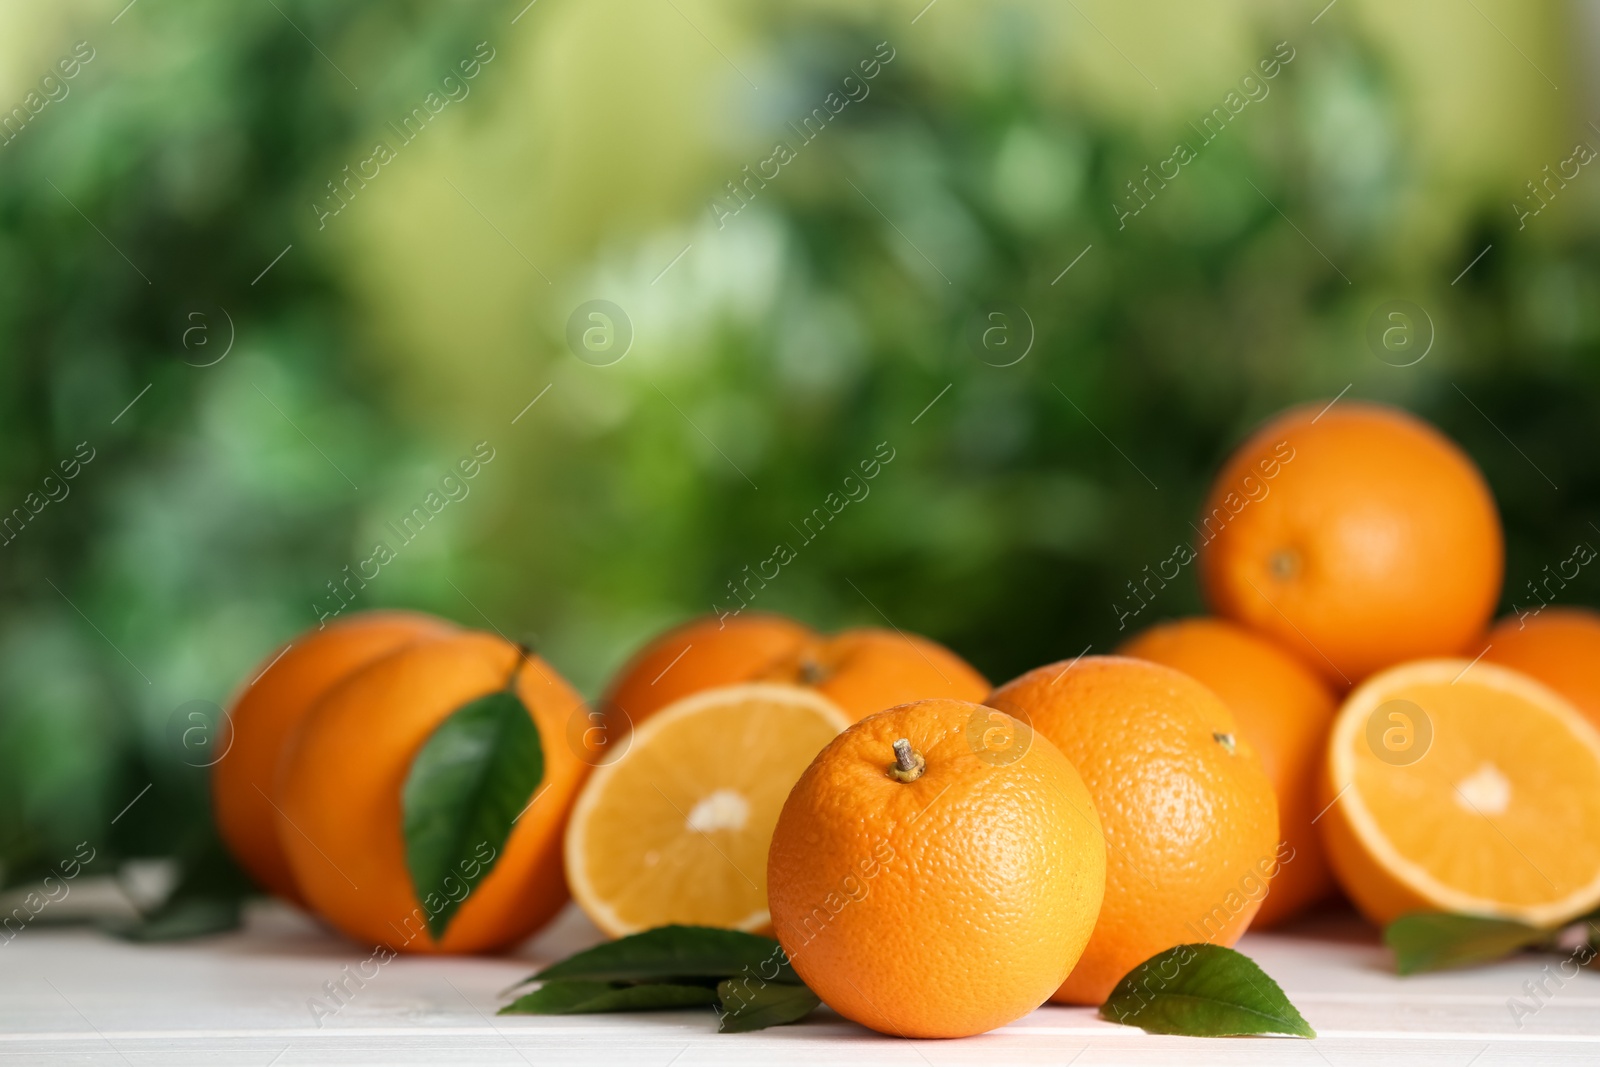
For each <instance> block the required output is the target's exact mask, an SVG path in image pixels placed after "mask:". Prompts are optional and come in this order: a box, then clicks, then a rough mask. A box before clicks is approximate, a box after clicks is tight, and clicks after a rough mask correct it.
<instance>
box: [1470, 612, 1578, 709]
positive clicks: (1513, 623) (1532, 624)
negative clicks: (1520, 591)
mask: <svg viewBox="0 0 1600 1067" xmlns="http://www.w3.org/2000/svg"><path fill="white" fill-rule="evenodd" d="M1484 644H1486V645H1488V649H1487V651H1485V652H1484V654H1483V658H1484V659H1486V660H1492V661H1494V662H1495V663H1502V664H1504V665H1505V666H1507V667H1515V668H1516V669H1517V670H1519V671H1522V672H1523V673H1524V674H1531V675H1533V677H1535V678H1537V679H1539V681H1541V682H1543V683H1544V684H1545V685H1548V686H1549V687H1550V688H1551V689H1554V690H1555V691H1556V692H1558V693H1560V694H1561V695H1562V696H1564V697H1566V698H1567V699H1568V700H1570V701H1572V703H1573V704H1574V705H1575V706H1576V707H1577V709H1578V710H1579V711H1581V712H1583V713H1584V715H1586V716H1588V719H1589V721H1590V722H1591V723H1593V724H1594V725H1596V726H1600V612H1597V611H1593V610H1591V609H1589V608H1544V609H1542V610H1541V611H1540V612H1539V613H1538V614H1537V615H1533V616H1531V617H1528V618H1526V619H1520V618H1514V617H1513V618H1506V619H1501V620H1500V622H1499V623H1497V624H1496V625H1495V627H1494V629H1492V630H1490V631H1489V633H1488V635H1487V636H1486V637H1485V638H1484Z"/></svg>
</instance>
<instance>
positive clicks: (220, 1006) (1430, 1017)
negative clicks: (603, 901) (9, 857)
mask: <svg viewBox="0 0 1600 1067" xmlns="http://www.w3.org/2000/svg"><path fill="white" fill-rule="evenodd" d="M596 939H597V937H596V934H595V932H594V930H593V928H592V927H590V926H589V925H588V924H587V922H586V921H585V920H584V919H583V918H582V916H581V915H579V914H578V913H576V912H575V911H574V910H572V909H570V908H569V909H568V911H567V912H566V913H565V914H563V916H562V917H561V918H560V919H559V920H558V921H557V922H556V923H555V924H553V925H552V926H551V927H550V928H549V929H548V930H546V931H545V932H544V933H543V934H542V935H541V936H540V937H539V938H537V939H535V940H534V941H532V942H530V943H529V944H528V945H525V946H524V947H523V948H522V949H521V950H520V951H519V952H518V953H516V954H515V955H512V956H508V957H498V958H490V959H430V958H420V957H404V958H400V959H397V960H395V961H394V962H392V963H389V964H388V965H386V966H384V967H383V968H381V970H380V971H379V973H378V975H377V976H376V977H375V978H373V979H371V980H370V981H368V982H366V984H365V986H364V988H361V989H359V990H357V991H356V993H355V995H354V996H353V997H352V998H351V999H350V1001H349V1003H348V1004H347V1005H346V1006H345V1007H344V1008H343V1009H342V1010H340V1011H339V1012H338V1014H336V1015H333V1016H330V1017H327V1018H322V1019H318V1018H317V1016H316V1015H315V1014H314V1013H313V1011H312V1010H311V1009H310V1007H308V1001H309V1000H310V998H313V997H315V996H317V995H318V994H320V993H321V992H322V987H323V983H324V982H328V981H333V980H338V979H339V978H341V977H342V974H343V971H342V969H343V968H344V967H345V966H346V965H347V964H348V965H350V966H351V967H352V968H354V967H355V965H357V964H358V963H360V962H361V961H362V960H364V959H366V958H367V957H368V956H369V955H370V951H371V950H370V949H363V948H360V947H358V946H355V945H352V944H351V943H349V942H347V941H342V940H340V939H339V938H337V937H335V936H333V935H331V934H328V933H326V932H324V931H323V930H321V929H320V928H319V927H317V926H316V925H314V924H313V923H312V922H310V921H309V920H307V919H305V918H303V917H301V916H299V915H297V914H294V913H292V912H290V911H289V910H288V909H285V908H282V907H279V906H276V905H271V904H263V905H261V906H259V907H256V908H254V909H253V910H252V912H251V914H250V916H249V922H248V924H247V929H246V930H245V931H243V932H240V933H234V934H227V935H222V936H218V937H214V938H209V939H205V940H201V941H191V942H186V943H181V944H167V945H137V944H127V943H123V942H119V941H116V940H113V939H111V938H108V937H105V936H103V935H101V934H99V933H97V932H94V931H92V930H89V929H84V928H59V927H58V928H48V927H43V926H38V927H30V928H28V929H26V930H24V931H23V932H22V933H21V934H19V935H18V936H17V937H16V938H15V939H14V940H12V941H11V942H10V943H9V944H5V945H4V946H0V1067H10V1065H13V1064H24V1063H29V1064H31V1063H39V1064H69V1063H71V1064H77V1063H83V1064H125V1065H126V1064H141V1065H142V1064H162V1065H183V1064H201V1063H204V1064H253V1065H257V1067H267V1065H268V1064H275V1065H279V1067H297V1065H304V1064H411V1063H417V1064H467V1063H474V1064H476V1063H484V1064H508V1065H516V1064H537V1065H539V1067H544V1065H560V1064H627V1065H628V1067H667V1065H669V1064H672V1065H679V1067H687V1065H690V1064H702V1063H710V1064H728V1065H730V1067H731V1065H745V1064H751V1063H757V1064H760V1065H761V1067H780V1065H786V1064H805V1065H812V1064H818V1063H826V1064H868V1065H871V1067H889V1065H898V1064H907V1065H913V1067H916V1065H927V1067H945V1065H947V1064H949V1065H955V1064H1003V1063H1026V1064H1056V1065H1065V1064H1069V1063H1070V1064H1074V1065H1091V1064H1170V1063H1181V1064H1185V1065H1203V1064H1212V1063H1216V1064H1230V1065H1233V1064H1257V1063H1260V1064H1267V1063H1272V1064H1278V1063H1284V1064H1310V1065H1313V1067H1316V1065H1322V1064H1327V1065H1330V1067H1346V1065H1350V1067H1356V1065H1360V1067H1369V1065H1376V1064H1389V1063H1395V1064H1399V1063H1404V1064H1407V1065H1408V1067H1425V1065H1432V1064H1438V1065H1441V1067H1444V1065H1453V1067H1467V1065H1469V1064H1471V1065H1473V1067H1490V1065H1493V1064H1503V1063H1540V1064H1548V1063H1572V1064H1578V1063H1584V1064H1596V1063H1600V975H1597V974H1594V973H1590V972H1587V971H1586V972H1584V973H1582V974H1579V975H1578V976H1577V977H1576V978H1574V979H1572V980H1571V981H1569V982H1568V983H1567V984H1566V985H1565V986H1564V987H1563V988H1561V989H1560V990H1559V991H1557V992H1555V993H1554V995H1553V996H1552V997H1550V998H1549V999H1548V1001H1547V1003H1546V1005H1545V1006H1544V1007H1543V1008H1542V1009H1541V1010H1540V1011H1539V1012H1538V1013H1537V1014H1535V1015H1533V1016H1531V1017H1529V1018H1526V1019H1524V1020H1523V1026H1522V1027H1521V1029H1519V1028H1518V1027H1517V1026H1516V1024H1515V1022H1514V1021H1513V1018H1512V1014H1511V1012H1510V1010H1509V1008H1508V1007H1507V1000H1508V999H1509V998H1511V997H1515V996H1525V992H1524V990H1523V983H1524V982H1525V981H1527V980H1530V979H1536V978H1538V977H1539V976H1540V969H1541V967H1542V966H1543V965H1545V964H1546V963H1551V962H1554V959H1553V958H1549V957H1536V956H1523V957H1519V958H1517V959H1515V960H1512V961H1508V962H1504V963H1501V964H1497V965H1494V966H1490V967H1485V968H1481V969H1478V970H1473V971H1462V972H1454V973H1446V974H1433V975H1423V976H1417V977H1412V978H1397V977H1396V976H1395V975H1394V974H1393V972H1392V967H1391V963H1390V959H1389V955H1388V952H1387V951H1386V950H1385V949H1384V948H1382V946H1381V945H1379V944H1378V942H1377V939H1376V936H1375V935H1374V934H1373V933H1372V932H1371V931H1370V930H1368V929H1367V928H1365V927H1363V926H1361V925H1360V924H1359V923H1358V922H1356V921H1355V920H1354V918H1353V917H1350V916H1345V915H1332V916H1325V917H1322V918H1319V919H1314V920H1311V921H1309V922H1306V923H1303V924H1301V925H1300V926H1299V927H1297V929H1296V930H1295V931H1294V932H1292V933H1280V934H1251V935H1248V936H1247V937H1246V939H1245V940H1244V942H1243V943H1242V944H1241V945H1240V946H1239V947H1240V948H1241V949H1242V950H1243V951H1245V952H1247V953H1248V954H1249V955H1251V956H1252V957H1253V958H1255V960H1256V961H1257V962H1258V963H1260V964H1261V966H1262V967H1263V968H1264V969H1265V970H1266V971H1267V973H1268V974H1271V975H1272V976H1273V977H1275V978H1276V979H1277V980H1278V982H1279V983H1280V984H1281V985H1282V986H1283V987H1284V989H1285V991H1286V992H1287V993H1288V994H1289V997H1290V999H1291V1000H1293V1001H1294V1003H1295V1004H1296V1005H1297V1006H1298V1007H1299V1008H1300V1010H1301V1011H1302V1013H1304V1015H1305V1016H1306V1018H1307V1019H1308V1020H1309V1021H1310V1022H1311V1024H1312V1026H1314V1027H1315V1028H1316V1029H1317V1031H1318V1033H1319V1034H1320V1035H1321V1036H1320V1037H1319V1038H1318V1039H1317V1040H1316V1041H1315V1042H1307V1041H1297V1040H1293V1039H1279V1038H1250V1039H1227V1040H1219V1039H1210V1040H1202V1039H1192V1038H1171V1037H1154V1036H1151V1035H1148V1034H1145V1033H1143V1032H1141V1031H1138V1030H1134V1029H1130V1028H1128V1027H1122V1026H1114V1025H1112V1024H1110V1023H1107V1022H1104V1021H1102V1020H1100V1019H1099V1018H1098V1017H1097V1016H1096V1015H1095V1013H1094V1012H1093V1011H1092V1010H1089V1009H1079V1008H1059V1007H1045V1008H1041V1009H1040V1010H1038V1011H1036V1012H1034V1013H1033V1014H1032V1015H1029V1016H1028V1017H1027V1018H1024V1019H1022V1020H1019V1021H1018V1022H1016V1023H1014V1024H1013V1025H1011V1026H1008V1027H1006V1028H1005V1029H1003V1030H999V1031H996V1032H995V1033H992V1034H987V1035H985V1036H983V1037H977V1038H969V1039H967V1040H964V1041H902V1040H898V1039H892V1038H885V1037H880V1036H878V1035H877V1034H874V1033H871V1032H869V1031H867V1030H864V1029H862V1028H861V1027H858V1026H856V1025H855V1024H853V1023H850V1022H846V1021H845V1020H843V1019H841V1018H839V1017H838V1016H836V1015H833V1014H832V1013H831V1012H828V1011H826V1010H823V1011H819V1012H818V1013H816V1014H815V1015H813V1016H812V1018H810V1019H808V1020H807V1021H805V1022H803V1023H801V1024H799V1025H797V1026H786V1027H779V1028H776V1029H772V1030H766V1031H762V1032H759V1033H754V1034H742V1035H719V1034H717V1033H716V1032H715V1030H716V1024H715V1020H714V1018H713V1016H712V1015H711V1013H710V1011H709V1009H708V1010H706V1011H703V1012H693V1011H689V1012H673V1013H659V1014H651V1015H629V1016H624V1015H590V1016H556V1017H548V1016H547V1017H532V1016H518V1017H505V1016H501V1017H497V1016H496V1015H495V1014H494V1013H495V1010H496V1009H497V1008H498V1007H499V1006H500V1005H501V1004H503V1003H504V1002H505V1000H504V998H503V997H501V996H500V995H499V993H500V991H501V990H503V989H504V988H505V987H506V986H508V985H510V984H511V983H513V982H515V981H517V980H518V979H521V978H522V977H524V976H525V975H527V974H528V973H529V972H530V970H532V969H533V968H534V967H535V966H536V965H537V964H538V963H539V962H540V961H547V960H551V959H554V958H557V957H559V956H562V955H565V954H566V953H568V952H571V951H575V950H577V949H578V948H582V947H584V946H586V945H587V944H589V943H592V942H593V941H594V940H596ZM1552 988H1553V986H1552ZM319 1023H320V1025H319Z"/></svg>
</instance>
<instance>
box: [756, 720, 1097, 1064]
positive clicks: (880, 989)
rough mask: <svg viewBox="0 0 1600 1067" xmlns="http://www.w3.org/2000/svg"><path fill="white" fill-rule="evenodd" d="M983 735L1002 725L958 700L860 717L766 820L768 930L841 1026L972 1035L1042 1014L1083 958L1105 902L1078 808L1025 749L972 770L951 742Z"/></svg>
mask: <svg viewBox="0 0 1600 1067" xmlns="http://www.w3.org/2000/svg"><path fill="white" fill-rule="evenodd" d="M975 718H976V719H977V721H978V722H979V723H980V724H981V728H980V729H978V730H976V731H973V730H972V729H971V724H972V723H973V721H974V719H975ZM997 723H998V724H999V725H1000V726H1001V727H1002V728H1004V727H1005V726H1007V725H1010V726H1012V727H1014V725H1015V724H1011V723H1010V720H1009V719H1007V717H1006V716H1004V715H1003V714H1001V713H999V712H996V711H995V710H994V709H992V708H986V707H982V706H980V705H977V704H971V703H968V702H966V701H961V700H923V701H918V702H916V703H913V704H906V705H903V706H901V707H897V708H891V709H888V710H886V711H883V712H880V713H878V714H876V715H872V716H869V717H868V718H866V719H863V720H862V721H860V722H858V723H856V724H855V725H853V726H851V727H850V728H849V729H848V730H846V731H845V732H844V733H842V734H840V735H839V736H838V737H837V738H835V739H834V741H833V742H832V743H831V744H829V745H828V747H827V748H825V749H823V750H822V752H821V753H820V754H819V755H818V756H817V758H816V759H815V760H813V761H812V763H811V766H809V767H808V768H806V771H805V773H804V774H802V775H801V776H800V780H799V781H798V782H797V783H795V787H794V789H793V790H792V791H791V792H790V793H789V797H788V800H786V801H785V802H784V806H783V811H782V813H781V814H780V815H779V816H778V825H777V828H776V829H775V830H774V832H773V836H772V846H771V849H770V850H769V852H768V859H767V896H768V905H769V908H770V910H771V913H772V925H773V930H774V932H775V935H776V937H777V938H778V941H779V943H780V944H781V945H782V946H783V950H784V952H785V953H786V954H787V955H788V957H789V960H790V962H791V963H792V964H793V966H794V969H795V971H796V972H797V973H798V974H799V975H800V978H801V979H802V980H803V981H804V982H805V983H806V985H807V986H809V987H810V988H811V989H812V990H813V991H814V992H815V993H816V994H817V995H818V996H819V997H821V998H822V1000H823V1001H824V1002H825V1003H826V1004H827V1005H828V1006H829V1007H831V1008H833V1009H834V1010H835V1011H837V1012H838V1013H839V1014H841V1015H843V1016H845V1017H846V1018H848V1019H853V1020H855V1021H856V1022H858V1023H861V1024H862V1025H863V1026H868V1027H871V1028H872V1029H874V1030H877V1031H879V1032H880V1033H885V1034H892V1035H895V1036H899V1037H916V1038H932V1037H968V1036H971V1035H973V1034H981V1033H983V1032H985V1031H987V1030H992V1029H994V1028H995V1027H997V1026H1004V1025H1005V1024H1007V1023H1009V1022H1012V1021H1013V1020H1016V1019H1019V1018H1021V1017H1022V1016H1024V1015H1026V1014H1027V1013H1028V1012H1030V1011H1032V1010H1033V1009H1034V1008H1037V1007H1038V1006H1039V1005H1040V1004H1042V1003H1044V1001H1045V999H1046V998H1047V997H1049V996H1050V994H1051V992H1052V991H1053V990H1054V989H1055V988H1056V987H1057V986H1058V985H1059V984H1060V983H1061V980H1062V979H1063V978H1064V977H1066V974H1067V972H1068V971H1069V970H1071V968H1072V965H1073V963H1074V962H1075V961H1076V960H1077V959H1078V956H1079V954H1080V953H1081V952H1082V951H1083V947H1084V945H1085V943H1086V942H1087V941H1088V939H1089V933H1090V931H1091V930H1092V929H1093V928H1094V922H1095V916H1096V914H1097V913H1098V911H1099V907H1100V897H1101V893H1102V891H1103V889H1104V885H1105V869H1106V858H1105V842H1104V838H1103V837H1102V835H1101V833H1100V825H1099V818H1098V816H1097V815H1096V814H1095V810H1094V804H1093V802H1092V801H1091V800H1090V798H1089V793H1088V791H1087V790H1086V789H1085V788H1084V784H1083V780H1082V779H1081V778H1079V777H1078V773H1077V771H1076V770H1074V769H1073V767H1072V764H1070V763H1068V762H1067V760H1066V759H1065V758H1064V757H1063V756H1062V755H1061V753H1060V752H1059V751H1057V750H1056V748H1055V746H1054V745H1052V744H1050V742H1049V741H1047V740H1044V739H1043V738H1041V737H1039V736H1038V735H1037V734H1035V735H1033V736H1032V739H1031V742H1030V743H1028V744H1027V746H1026V747H1025V748H1023V749H1022V750H1021V755H1020V756H1018V757H1017V758H1015V759H1009V760H1008V759H1006V758H1005V756H1006V755H1007V754H1009V753H1010V752H1011V751H1013V749H1012V747H1011V746H1010V745H1009V744H1006V743H1004V742H1001V743H1000V744H998V745H997V746H996V747H997V749H998V750H999V752H1000V753H1001V754H1000V755H998V756H996V757H995V758H993V759H992V760H991V759H985V758H984V757H983V756H981V755H980V754H979V753H980V752H981V751H983V747H982V746H983V742H982V741H981V740H979V741H976V742H974V741H972V740H969V739H970V738H973V737H977V738H982V737H983V736H984V730H987V729H993V728H995V726H996V725H997ZM1002 732H1008V731H1004V730H1002ZM991 736H994V735H991ZM902 737H903V738H905V739H906V740H908V741H910V742H911V747H912V749H913V750H914V751H916V752H918V753H920V754H921V755H922V757H923V759H924V760H925V761H926V769H925V770H924V772H923V774H922V776H921V777H919V778H917V779H916V780H915V781H911V782H899V781H896V780H895V779H894V778H892V777H890V775H889V774H888V767H889V766H890V765H891V764H893V763H894V761H895V756H894V747H893V746H894V742H895V740H896V739H898V738H902Z"/></svg>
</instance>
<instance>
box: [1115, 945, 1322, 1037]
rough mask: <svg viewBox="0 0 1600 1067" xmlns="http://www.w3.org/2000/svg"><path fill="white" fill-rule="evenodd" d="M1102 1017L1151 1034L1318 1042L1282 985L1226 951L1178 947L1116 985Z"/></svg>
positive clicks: (1218, 947) (1217, 947) (1245, 959)
mask: <svg viewBox="0 0 1600 1067" xmlns="http://www.w3.org/2000/svg"><path fill="white" fill-rule="evenodd" d="M1100 1014H1101V1015H1102V1016H1104V1017H1105V1018H1107V1019H1110V1020H1111V1021H1112V1022H1114V1023H1123V1024H1124V1025H1127V1026H1137V1027H1139V1028H1140V1029H1142V1030H1145V1031H1147V1032H1148V1033H1152V1034H1184V1035H1187V1036H1190V1037H1231V1036H1235V1035H1239V1034H1293V1035H1296V1036H1298V1037H1316V1036H1317V1033H1316V1031H1315V1030H1313V1029H1311V1026H1310V1024H1308V1023H1307V1022H1306V1021H1305V1019H1304V1018H1302V1017H1301V1015H1300V1012H1299V1011H1297V1010H1296V1009H1295V1006H1294V1005H1293V1004H1291V1003H1289V998H1288V997H1286V996H1284V995H1283V990H1282V989H1280V988H1279V987H1278V983H1277V982H1274V981H1273V980H1272V979H1271V978H1269V977H1268V976H1267V973H1266V972H1265V971H1263V970H1262V969H1261V968H1260V967H1257V966H1256V965H1255V962H1254V961H1252V960H1251V959H1250V957H1248V956H1245V955H1243V954H1241V953H1238V952H1235V951H1234V950H1233V949H1231V948H1223V947H1222V946H1221V945H1178V946H1177V947H1175V948H1169V949H1167V950H1166V951H1165V952H1161V953H1158V954H1157V955H1154V956H1152V957H1150V958H1149V959H1148V960H1145V961H1144V962H1143V963H1141V964H1139V966H1137V967H1135V968H1134V969H1133V970H1131V971H1129V972H1128V973H1127V974H1126V975H1125V976H1124V977H1123V979H1122V981H1120V982H1118V983H1117V987H1116V988H1115V989H1113V990H1112V991H1111V996H1110V997H1108V998H1107V999H1106V1002H1105V1003H1104V1004H1102V1005H1100Z"/></svg>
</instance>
